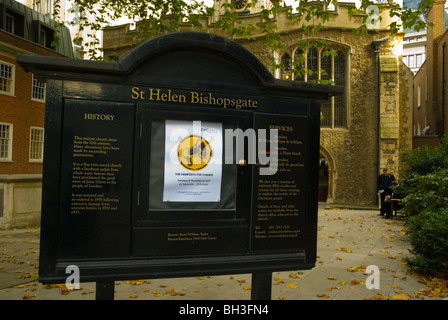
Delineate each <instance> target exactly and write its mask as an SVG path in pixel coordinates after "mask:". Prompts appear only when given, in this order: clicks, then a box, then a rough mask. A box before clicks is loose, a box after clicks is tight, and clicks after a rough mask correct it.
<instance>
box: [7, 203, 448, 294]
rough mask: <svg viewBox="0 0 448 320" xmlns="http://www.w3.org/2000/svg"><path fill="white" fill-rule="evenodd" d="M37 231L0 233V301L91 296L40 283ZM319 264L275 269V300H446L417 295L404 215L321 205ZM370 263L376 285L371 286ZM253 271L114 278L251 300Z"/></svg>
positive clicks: (154, 289)
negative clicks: (375, 269)
mask: <svg viewBox="0 0 448 320" xmlns="http://www.w3.org/2000/svg"><path fill="white" fill-rule="evenodd" d="M39 236H40V229H38V228H34V229H33V228H30V229H18V230H0V300H23V299H26V300H28V299H31V300H95V284H94V283H81V288H80V289H78V290H67V289H66V288H65V287H64V286H63V285H43V284H41V283H39V282H38V279H37V277H38V265H39V257H38V256H39ZM317 254H318V257H319V258H318V261H317V264H316V267H315V268H314V269H312V270H291V271H287V272H275V273H273V275H272V300H333V299H334V300H366V299H375V298H382V299H391V300H394V299H396V300H401V299H410V300H443V299H444V298H446V296H442V297H434V296H428V295H423V294H421V292H424V290H428V289H429V288H428V287H427V286H426V285H425V284H423V283H421V282H419V278H418V277H417V276H415V275H413V274H412V273H411V272H410V271H409V268H408V266H407V265H406V264H405V263H404V261H403V260H402V259H403V258H404V257H405V256H408V255H409V254H410V253H409V241H408V238H407V236H406V234H405V228H404V226H403V220H401V219H399V218H397V219H393V220H385V219H382V218H381V217H380V216H378V212H377V211H372V210H339V209H338V210H336V209H335V210H331V209H323V208H321V209H320V210H319V221H318V252H317ZM369 265H374V266H377V267H378V269H379V279H380V281H379V284H380V288H379V289H368V288H367V287H366V283H367V282H369V281H368V277H369V276H370V275H371V274H366V273H365V269H366V267H367V266H369ZM250 285H251V275H250V274H238V275H222V276H207V275H204V276H203V277H191V278H170V279H136V280H133V281H131V280H130V281H117V282H116V283H115V300H154V301H168V300H190V301H191V300H195V301H200V300H250Z"/></svg>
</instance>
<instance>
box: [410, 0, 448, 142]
mask: <svg viewBox="0 0 448 320" xmlns="http://www.w3.org/2000/svg"><path fill="white" fill-rule="evenodd" d="M445 1H446V0H436V2H435V3H434V4H433V6H432V8H431V9H430V10H428V11H427V12H426V17H427V20H428V21H430V22H432V23H433V24H434V26H433V27H432V28H428V31H427V40H426V61H425V63H424V64H423V65H422V67H421V68H420V70H419V71H418V72H417V74H416V75H415V77H414V135H415V136H414V141H415V147H418V146H420V145H425V144H426V145H437V144H438V143H439V139H440V137H441V136H442V135H443V134H445V133H447V126H448V121H447V112H448V108H447V106H446V105H447V103H446V90H447V88H448V86H447V82H446V80H447V78H448V60H447V55H448V52H447V51H448V49H447V42H448V32H447V31H446V30H445V29H446V28H445V20H446V13H445Z"/></svg>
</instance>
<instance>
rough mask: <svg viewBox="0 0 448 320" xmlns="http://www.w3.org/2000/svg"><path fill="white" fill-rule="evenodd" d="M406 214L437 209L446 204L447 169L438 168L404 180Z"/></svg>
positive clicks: (447, 190) (447, 200) (447, 203)
mask: <svg viewBox="0 0 448 320" xmlns="http://www.w3.org/2000/svg"><path fill="white" fill-rule="evenodd" d="M405 190H406V191H405V192H406V197H405V199H404V201H403V202H404V203H405V205H406V206H405V209H404V212H405V214H406V215H409V216H413V215H416V214H419V213H420V212H423V211H426V212H427V211H432V210H437V209H438V208H441V207H446V206H448V169H439V170H437V171H435V172H432V173H428V174H425V175H420V174H415V175H413V176H412V177H410V178H408V179H407V180H406V182H405Z"/></svg>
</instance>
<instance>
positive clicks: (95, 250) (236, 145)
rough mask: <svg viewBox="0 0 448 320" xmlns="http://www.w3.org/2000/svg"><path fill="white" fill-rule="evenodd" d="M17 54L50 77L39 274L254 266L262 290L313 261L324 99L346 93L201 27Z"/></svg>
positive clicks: (176, 272) (145, 274)
mask: <svg viewBox="0 0 448 320" xmlns="http://www.w3.org/2000/svg"><path fill="white" fill-rule="evenodd" d="M17 61H18V62H19V63H20V64H21V65H22V66H24V67H25V68H26V69H27V70H28V71H32V72H34V73H35V74H36V75H37V76H38V77H40V78H44V79H47V97H46V115H45V154H44V171H43V199H42V226H41V249H40V269H39V280H40V281H41V282H42V283H64V282H65V280H66V278H67V276H68V275H67V273H66V269H67V267H68V266H76V267H77V268H79V275H80V281H82V282H87V281H95V282H97V284H98V283H101V284H110V283H112V286H113V281H115V280H126V279H145V278H159V277H188V276H198V275H201V276H202V275H217V274H235V273H252V275H253V278H252V298H253V299H256V298H264V299H269V298H270V292H271V291H270V286H271V276H272V272H274V271H287V270H304V269H310V268H313V267H314V265H315V261H316V242H317V210H318V208H317V205H318V201H317V195H318V161H319V134H320V102H321V101H325V100H327V99H328V97H329V96H331V95H334V94H339V93H341V92H342V88H340V87H336V86H326V85H318V84H312V83H303V82H295V81H286V80H278V79H274V78H273V77H272V75H271V74H270V73H269V71H268V70H267V69H266V68H265V67H264V66H263V65H262V64H261V62H260V61H259V60H257V59H256V58H255V57H254V56H253V55H252V53H250V52H249V51H248V50H246V49H245V48H243V47H242V46H240V45H238V44H237V43H235V42H233V41H230V40H228V39H225V38H222V37H218V36H214V35H210V34H205V33H196V32H185V33H173V34H168V35H162V36H159V37H157V38H154V39H152V40H149V41H147V42H145V43H143V44H141V45H140V46H138V47H137V48H135V49H134V50H132V51H131V52H130V53H129V54H127V55H126V56H125V57H123V58H122V59H121V60H120V61H119V62H118V63H113V62H94V61H84V60H71V59H65V58H52V57H51V58H50V57H43V56H35V55H18V56H17ZM263 290H264V291H263ZM109 292H112V296H113V290H112V291H110V290H109ZM97 294H98V293H97Z"/></svg>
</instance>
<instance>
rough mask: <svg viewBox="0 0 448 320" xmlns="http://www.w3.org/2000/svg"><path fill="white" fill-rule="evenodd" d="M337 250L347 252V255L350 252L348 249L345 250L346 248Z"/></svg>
mask: <svg viewBox="0 0 448 320" xmlns="http://www.w3.org/2000/svg"><path fill="white" fill-rule="evenodd" d="M338 250H339V251H344V252H347V253H350V252H352V250H350V249H348V248H346V247H342V248H339V249H338Z"/></svg>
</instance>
